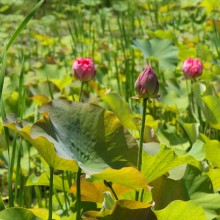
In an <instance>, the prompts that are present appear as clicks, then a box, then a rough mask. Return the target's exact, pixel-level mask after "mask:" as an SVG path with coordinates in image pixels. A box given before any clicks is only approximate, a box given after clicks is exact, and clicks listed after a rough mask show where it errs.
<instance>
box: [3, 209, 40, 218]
mask: <svg viewBox="0 0 220 220" xmlns="http://www.w3.org/2000/svg"><path fill="white" fill-rule="evenodd" d="M0 219H4V220H12V219H16V220H24V219H25V220H42V219H41V218H38V217H36V216H35V215H34V214H33V212H31V211H30V210H28V209H24V208H8V209H4V210H3V211H1V212H0Z"/></svg>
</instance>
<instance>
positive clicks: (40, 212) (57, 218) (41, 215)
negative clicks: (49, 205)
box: [29, 208, 61, 220]
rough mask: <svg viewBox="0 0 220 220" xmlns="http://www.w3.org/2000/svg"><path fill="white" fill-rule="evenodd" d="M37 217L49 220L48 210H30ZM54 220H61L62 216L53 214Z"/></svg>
mask: <svg viewBox="0 0 220 220" xmlns="http://www.w3.org/2000/svg"><path fill="white" fill-rule="evenodd" d="M29 210H30V211H31V212H32V213H33V214H34V215H35V216H37V217H39V218H40V219H42V220H48V212H49V210H48V209H43V208H39V209H38V208H34V209H29ZM52 218H53V220H61V218H60V216H58V215H56V214H55V213H53V214H52Z"/></svg>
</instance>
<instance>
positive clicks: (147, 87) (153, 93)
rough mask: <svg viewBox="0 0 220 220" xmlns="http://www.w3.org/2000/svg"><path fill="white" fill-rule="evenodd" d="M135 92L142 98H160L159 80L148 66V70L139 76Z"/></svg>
mask: <svg viewBox="0 0 220 220" xmlns="http://www.w3.org/2000/svg"><path fill="white" fill-rule="evenodd" d="M135 90H136V92H137V94H138V96H139V97H140V98H157V97H158V91H159V83H158V78H157V75H156V73H155V72H154V71H153V69H152V68H151V66H147V67H146V69H145V70H144V71H143V72H142V73H141V74H140V75H139V76H138V78H137V80H136V82H135Z"/></svg>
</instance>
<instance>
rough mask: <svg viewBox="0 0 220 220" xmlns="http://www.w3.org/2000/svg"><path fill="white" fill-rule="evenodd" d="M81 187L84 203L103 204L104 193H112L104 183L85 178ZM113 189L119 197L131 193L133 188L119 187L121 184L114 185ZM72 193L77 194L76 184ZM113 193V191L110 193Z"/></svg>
mask: <svg viewBox="0 0 220 220" xmlns="http://www.w3.org/2000/svg"><path fill="white" fill-rule="evenodd" d="M80 185H81V198H82V201H90V202H99V203H101V202H103V200H104V196H103V192H106V191H110V189H109V188H108V187H106V186H105V184H104V183H103V181H102V182H89V181H88V180H86V179H85V177H81V181H80ZM112 187H113V189H114V191H115V193H116V195H117V196H120V195H121V194H123V193H125V192H128V191H131V190H132V189H131V188H128V187H125V186H122V185H119V184H112ZM69 192H72V193H75V192H76V184H75V183H74V184H73V185H72V187H71V188H70V191H69ZM110 192H111V191H110Z"/></svg>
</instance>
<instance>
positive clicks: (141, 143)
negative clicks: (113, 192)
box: [136, 98, 148, 201]
mask: <svg viewBox="0 0 220 220" xmlns="http://www.w3.org/2000/svg"><path fill="white" fill-rule="evenodd" d="M147 100H148V98H144V99H143V112H142V121H141V133H140V143H139V150H138V161H137V168H138V170H139V171H141V165H142V151H143V142H144V128H145V120H146V109H147ZM138 199H139V192H138V191H137V192H136V201H138Z"/></svg>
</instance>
